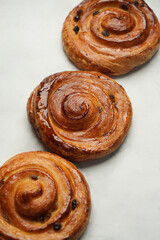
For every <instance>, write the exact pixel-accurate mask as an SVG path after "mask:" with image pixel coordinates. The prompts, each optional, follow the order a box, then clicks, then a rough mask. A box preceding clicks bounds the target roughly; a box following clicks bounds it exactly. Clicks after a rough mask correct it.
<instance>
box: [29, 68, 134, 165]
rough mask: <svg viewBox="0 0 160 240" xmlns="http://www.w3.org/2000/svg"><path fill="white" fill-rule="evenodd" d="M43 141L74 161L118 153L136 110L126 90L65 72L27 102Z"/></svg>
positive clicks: (105, 80) (96, 77) (98, 78)
mask: <svg viewBox="0 0 160 240" xmlns="http://www.w3.org/2000/svg"><path fill="white" fill-rule="evenodd" d="M27 109H28V116H29V119H30V121H31V123H32V125H33V126H34V128H35V129H36V131H37V132H38V135H39V136H40V138H41V140H42V141H43V142H44V143H45V144H46V145H47V146H48V147H49V148H50V149H51V150H52V151H53V152H56V153H58V154H60V155H62V156H65V157H66V158H68V159H70V160H75V161H85V160H89V159H94V158H98V157H101V156H104V155H106V154H109V153H111V152H112V151H114V150H115V149H116V148H117V147H118V146H119V145H120V144H121V143H122V141H123V140H124V138H125V136H126V134H127V133H128V130H129V127H130V124H131V118H132V108H131V103H130V100H129V98H128V96H127V94H126V93H125V91H124V89H123V88H122V87H121V86H120V85H119V84H117V83H116V82H115V81H113V80H112V79H110V78H108V77H106V76H105V75H102V74H100V73H97V72H62V73H57V74H55V75H52V76H50V77H48V78H46V79H44V80H43V81H42V82H41V84H40V85H39V86H38V87H37V88H36V89H35V90H34V91H33V93H32V94H31V96H30V98H29V100H28V105H27Z"/></svg>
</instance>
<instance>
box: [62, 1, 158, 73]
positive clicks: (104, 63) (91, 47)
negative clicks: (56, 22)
mask: <svg viewBox="0 0 160 240" xmlns="http://www.w3.org/2000/svg"><path fill="white" fill-rule="evenodd" d="M62 39H63V45H64V50H65V51H66V53H67V55H68V57H69V58H70V60H71V61H73V62H74V63H75V64H76V65H77V66H78V67H79V68H80V69H84V70H94V71H95V70H96V71H100V72H102V73H105V74H110V75H120V74H124V73H127V72H129V71H130V70H131V69H133V68H135V67H136V66H139V65H141V64H143V63H145V62H146V61H147V60H149V59H150V58H151V57H152V56H153V55H154V53H155V52H156V51H157V50H158V47H159V39H160V25H159V22H158V19H157V17H156V16H155V14H154V13H153V11H152V10H151V9H150V8H149V7H148V5H147V4H146V3H145V2H144V1H143V0H138V1H135V0H84V1H83V2H82V3H81V4H79V5H78V6H77V7H76V8H74V9H73V10H72V11H71V12H70V14H69V15H68V17H67V18H66V21H65V23H64V27H63V32H62Z"/></svg>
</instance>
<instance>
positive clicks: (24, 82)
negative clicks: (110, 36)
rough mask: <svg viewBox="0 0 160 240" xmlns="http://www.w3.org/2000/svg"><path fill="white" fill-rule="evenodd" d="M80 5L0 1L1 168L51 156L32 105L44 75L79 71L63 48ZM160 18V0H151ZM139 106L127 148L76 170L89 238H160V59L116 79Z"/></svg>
mask: <svg viewBox="0 0 160 240" xmlns="http://www.w3.org/2000/svg"><path fill="white" fill-rule="evenodd" d="M79 2H80V1H79V0H58V1H56V0H34V1H33V0H27V1H25V0H0V164H2V163H4V162H5V161H6V160H7V159H8V158H10V157H12V156H13V155H15V154H17V153H20V152H24V151H31V150H45V148H44V147H43V145H42V144H41V143H40V141H39V139H38V138H37V136H36V135H35V133H34V131H33V130H32V127H31V126H30V124H29V123H28V120H27V115H26V102H27V99H28V96H29V94H30V92H31V91H32V90H33V88H34V87H35V86H36V85H38V84H39V82H40V81H41V80H43V78H44V77H46V76H48V75H50V74H53V73H55V72H59V71H64V70H76V69H77V68H76V67H75V66H74V65H73V64H71V63H70V62H69V61H68V59H67V57H66V55H65V54H64V52H63V49H62V43H61V29H62V24H63V22H64V20H65V17H66V16H67V14H68V12H69V11H70V10H71V9H72V8H73V7H74V6H76V5H77V4H78V3H79ZM147 3H148V4H149V5H150V6H151V7H152V9H154V11H155V13H156V14H157V16H158V18H159V19H160V0H147ZM116 80H117V82H118V83H120V84H121V85H122V86H123V87H124V88H125V89H126V91H127V93H128V95H129V96H130V99H131V101H132V106H133V113H134V115H133V124H132V127H131V130H130V132H129V135H128V137H127V138H126V140H125V142H124V143H123V144H122V146H121V147H120V148H119V150H118V151H116V152H115V153H114V154H112V155H111V156H109V157H105V158H103V159H101V160H96V161H94V162H92V163H88V164H76V165H77V167H78V168H79V169H80V170H81V171H82V172H83V174H84V175H85V177H86V179H87V181H88V183H89V185H90V190H91V195H92V214H91V219H90V224H89V226H88V228H87V230H86V232H85V234H84V235H83V236H82V239H83V240H91V239H92V240H159V239H160V141H159V136H160V53H159V52H158V53H157V54H156V55H155V56H154V57H153V59H152V60H151V61H150V62H149V63H147V64H145V65H144V66H143V67H141V68H140V69H138V70H136V71H132V72H131V73H130V74H128V75H126V76H123V77H116Z"/></svg>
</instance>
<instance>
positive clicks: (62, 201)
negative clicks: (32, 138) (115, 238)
mask: <svg viewBox="0 0 160 240" xmlns="http://www.w3.org/2000/svg"><path fill="white" fill-rule="evenodd" d="M90 209H91V200H90V192H89V187H88V184H87V182H86V180H85V178H84V176H83V175H82V173H80V171H78V170H77V168H76V167H75V166H74V165H73V164H72V163H70V162H68V161H66V160H65V159H63V158H61V157H59V156H57V155H54V154H51V153H47V152H26V153H21V154H18V155H16V156H14V157H12V158H11V159H10V160H8V161H7V162H6V163H5V164H4V165H3V166H2V167H1V169H0V239H12V240H13V239H15V240H22V239H23V240H28V239H29V240H39V239H41V240H46V239H49V240H64V239H68V240H76V239H79V237H80V236H81V234H82V233H83V232H84V230H85V229H86V227H87V224H88V221H89V216H90Z"/></svg>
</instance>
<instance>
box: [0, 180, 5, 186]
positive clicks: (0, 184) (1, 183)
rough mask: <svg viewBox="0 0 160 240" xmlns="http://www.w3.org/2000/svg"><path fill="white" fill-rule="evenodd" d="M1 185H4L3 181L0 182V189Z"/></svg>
mask: <svg viewBox="0 0 160 240" xmlns="http://www.w3.org/2000/svg"><path fill="white" fill-rule="evenodd" d="M3 184H4V179H2V180H1V181H0V187H2V185H3Z"/></svg>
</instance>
